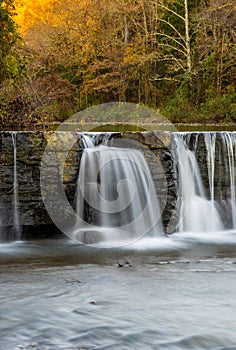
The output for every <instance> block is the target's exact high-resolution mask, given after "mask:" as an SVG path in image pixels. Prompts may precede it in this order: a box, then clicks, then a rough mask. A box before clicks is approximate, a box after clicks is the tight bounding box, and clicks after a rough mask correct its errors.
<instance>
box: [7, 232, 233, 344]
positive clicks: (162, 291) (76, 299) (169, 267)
mask: <svg viewBox="0 0 236 350" xmlns="http://www.w3.org/2000/svg"><path fill="white" fill-rule="evenodd" d="M235 248H236V236H235V232H233V231H229V232H226V231H225V232H217V233H215V234H214V233H211V234H199V233H198V234H194V233H192V234H190V233H186V234H184V233H179V234H174V235H172V236H171V237H166V238H150V239H142V240H140V241H137V242H136V243H134V244H133V245H130V246H127V247H123V248H122V249H98V248H92V247H86V246H81V245H78V244H76V243H74V242H73V241H71V240H67V239H65V240H64V239H58V240H42V241H28V242H23V241H22V242H13V243H4V244H1V245H0V278H1V292H0V310H1V314H0V315H1V316H0V320H1V321H0V349H2V350H29V349H31V350H32V349H36V350H61V349H66V350H78V349H80V350H92V349H93V350H94V349H117V350H118V349H119V350H126V349H127V350H128V349H145V350H148V349H158V350H159V349H160V350H162V349H170V350H172V349H173V350H178V349H187V350H191V349H204V350H206V349H215V350H219V349H224V350H226V349H227V350H233V349H236V298H235V290H236V249H235ZM126 262H129V264H128V263H127V264H125V263H126ZM119 264H120V266H119Z"/></svg>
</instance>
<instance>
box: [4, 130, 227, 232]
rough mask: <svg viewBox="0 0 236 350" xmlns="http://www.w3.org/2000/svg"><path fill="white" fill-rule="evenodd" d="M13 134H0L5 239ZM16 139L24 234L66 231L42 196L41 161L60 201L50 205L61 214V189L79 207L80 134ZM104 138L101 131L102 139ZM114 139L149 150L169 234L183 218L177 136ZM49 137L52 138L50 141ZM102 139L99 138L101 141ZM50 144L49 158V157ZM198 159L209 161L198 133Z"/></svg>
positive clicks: (9, 223)
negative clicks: (58, 163)
mask: <svg viewBox="0 0 236 350" xmlns="http://www.w3.org/2000/svg"><path fill="white" fill-rule="evenodd" d="M69 134H70V135H72V134H73V140H74V141H73V143H71V141H69V142H68V135H69ZM12 135H13V133H12V132H0V148H1V150H0V179H1V182H0V229H1V235H2V237H5V238H6V239H8V238H9V237H11V232H12V231H13V230H14V210H15V205H14V198H15V197H14V146H13V136H12ZM55 135H56V137H55ZM193 135H194V134H193ZM14 137H15V142H16V153H15V155H16V159H15V164H16V169H15V170H16V174H17V188H15V191H17V210H18V215H19V222H20V226H21V231H22V237H23V238H25V239H30V238H44V237H52V236H58V235H63V234H62V233H61V232H60V230H59V229H58V228H57V227H56V226H55V224H54V223H53V222H52V220H51V218H50V215H49V214H48V210H46V208H45V204H44V201H43V200H42V192H41V185H40V174H41V169H42V165H43V164H44V162H45V159H46V158H47V160H46V162H47V166H48V169H47V179H46V182H47V186H48V191H49V192H50V191H52V192H53V193H55V196H54V198H55V202H54V203H51V207H52V208H53V210H55V211H56V212H57V213H58V215H59V216H60V210H63V208H62V207H61V203H60V200H58V201H57V192H58V196H59V195H60V192H61V190H62V191H63V193H64V195H65V199H66V200H67V201H68V203H69V204H70V206H71V208H72V209H75V207H76V186H77V178H78V173H79V166H80V159H81V155H82V152H83V149H82V147H81V134H80V133H76V132H63V131H57V132H55V133H50V132H17V133H15V136H14ZM102 137H103V136H102V135H101V139H102ZM193 138H194V136H193ZM69 139H70V137H69ZM58 140H60V142H58ZM110 140H111V141H110V142H111V143H114V146H120V147H134V148H138V149H140V150H141V151H142V152H143V153H144V156H145V158H146V159H147V161H148V163H149V166H150V169H151V173H152V177H153V180H154V184H155V187H156V192H157V194H158V198H159V202H160V206H161V211H162V220H163V225H164V229H165V231H166V232H167V233H171V232H174V231H175V230H176V227H177V225H178V216H179V201H178V194H179V186H178V170H177V167H176V155H175V142H174V137H173V134H172V133H170V132H163V131H145V132H123V133H112V134H110ZM48 141H50V142H49V143H48ZM100 141H101V140H100ZM100 141H99V139H98V143H99V142H100ZM68 143H69V144H70V147H69V149H67V144H68ZM193 143H194V141H193ZM71 145H72V147H71ZM46 147H47V157H46V158H45V149H46ZM219 154H220V153H219ZM197 157H198V159H199V160H200V161H202V162H203V163H206V147H205V143H204V139H203V138H202V139H201V136H200V137H198V151H197ZM55 159H57V160H58V159H59V160H60V159H62V160H63V169H61V168H60V167H58V165H57V162H55ZM204 169H206V165H205V166H204V167H203V170H202V171H203V173H202V176H203V181H204V182H205V184H206V187H207V183H208V174H207V172H204V171H205V170H204ZM220 178H221V179H222V181H225V177H223V176H221V177H220ZM226 187H227V186H226ZM46 195H47V194H45V196H46ZM58 198H59V197H58ZM68 224H70V223H68Z"/></svg>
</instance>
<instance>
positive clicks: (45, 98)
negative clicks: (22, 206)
mask: <svg viewBox="0 0 236 350" xmlns="http://www.w3.org/2000/svg"><path fill="white" fill-rule="evenodd" d="M0 3H1V7H0V11H1V12H0V16H1V22H0V23H1V27H0V39H1V41H0V42H1V47H0V54H1V56H0V60H1V70H0V84H1V85H0V103H1V106H0V108H1V113H2V117H1V118H2V123H4V120H5V119H7V120H8V122H9V120H11V119H12V121H14V120H15V119H16V118H20V121H21V123H23V124H24V123H25V124H27V123H38V122H43V123H47V122H49V121H62V120H64V119H65V118H68V117H69V116H70V115H71V114H73V113H74V112H76V111H78V110H81V109H84V108H86V107H88V106H91V105H95V104H100V103H105V102H111V101H117V102H121V101H123V102H133V103H139V104H142V105H145V106H149V107H152V108H154V109H157V110H159V111H161V112H162V113H163V114H164V115H165V116H166V117H168V118H169V119H170V120H171V121H172V122H233V121H235V120H236V86H235V84H236V63H235V53H236V27H235V25H236V5H235V1H233V0H174V1H173V0H80V1H78V0H67V1H62V0H34V1H33V0H15V2H13V1H11V0H7V1H1V2H0ZM2 19H4V20H3V21H2ZM19 37H21V40H19ZM4 118H5V119H4Z"/></svg>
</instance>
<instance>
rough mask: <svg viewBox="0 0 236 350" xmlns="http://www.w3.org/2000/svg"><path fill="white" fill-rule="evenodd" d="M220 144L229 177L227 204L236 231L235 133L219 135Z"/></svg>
mask: <svg viewBox="0 0 236 350" xmlns="http://www.w3.org/2000/svg"><path fill="white" fill-rule="evenodd" d="M221 139H222V143H223V145H224V152H225V153H226V155H227V157H225V158H224V162H225V171H226V172H227V173H228V175H229V189H230V195H229V198H228V199H229V203H230V210H231V225H232V228H233V229H236V195H235V185H236V183H235V175H236V174H235V166H236V159H235V157H236V134H235V133H221Z"/></svg>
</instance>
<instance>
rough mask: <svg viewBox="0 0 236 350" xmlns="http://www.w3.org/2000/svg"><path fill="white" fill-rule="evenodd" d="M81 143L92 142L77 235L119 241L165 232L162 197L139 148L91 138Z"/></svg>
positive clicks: (85, 159) (84, 163)
mask: <svg viewBox="0 0 236 350" xmlns="http://www.w3.org/2000/svg"><path fill="white" fill-rule="evenodd" d="M84 137H85V138H87V137H88V136H84ZM83 144H84V145H85V144H86V145H89V148H85V149H84V152H83V155H82V158H81V163H80V172H79V179H78V188H77V212H78V220H77V223H76V228H75V236H76V239H77V240H79V241H81V242H83V243H88V244H93V243H97V242H100V241H102V242H112V244H113V245H114V244H116V243H115V242H118V243H117V244H119V245H120V244H127V243H131V242H132V241H135V240H137V239H139V238H141V237H143V236H144V235H146V234H149V237H151V236H152V237H153V236H160V235H162V234H163V229H162V224H161V220H160V217H161V214H160V209H159V203H158V199H157V196H156V192H155V188H154V184H153V180H152V176H151V173H150V170H149V167H148V165H147V163H146V160H145V158H144V156H143V154H142V153H141V152H140V151H138V150H136V149H127V148H116V147H108V146H98V147H91V143H89V142H88V140H86V142H84V143H83ZM105 244H106V243H105Z"/></svg>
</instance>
